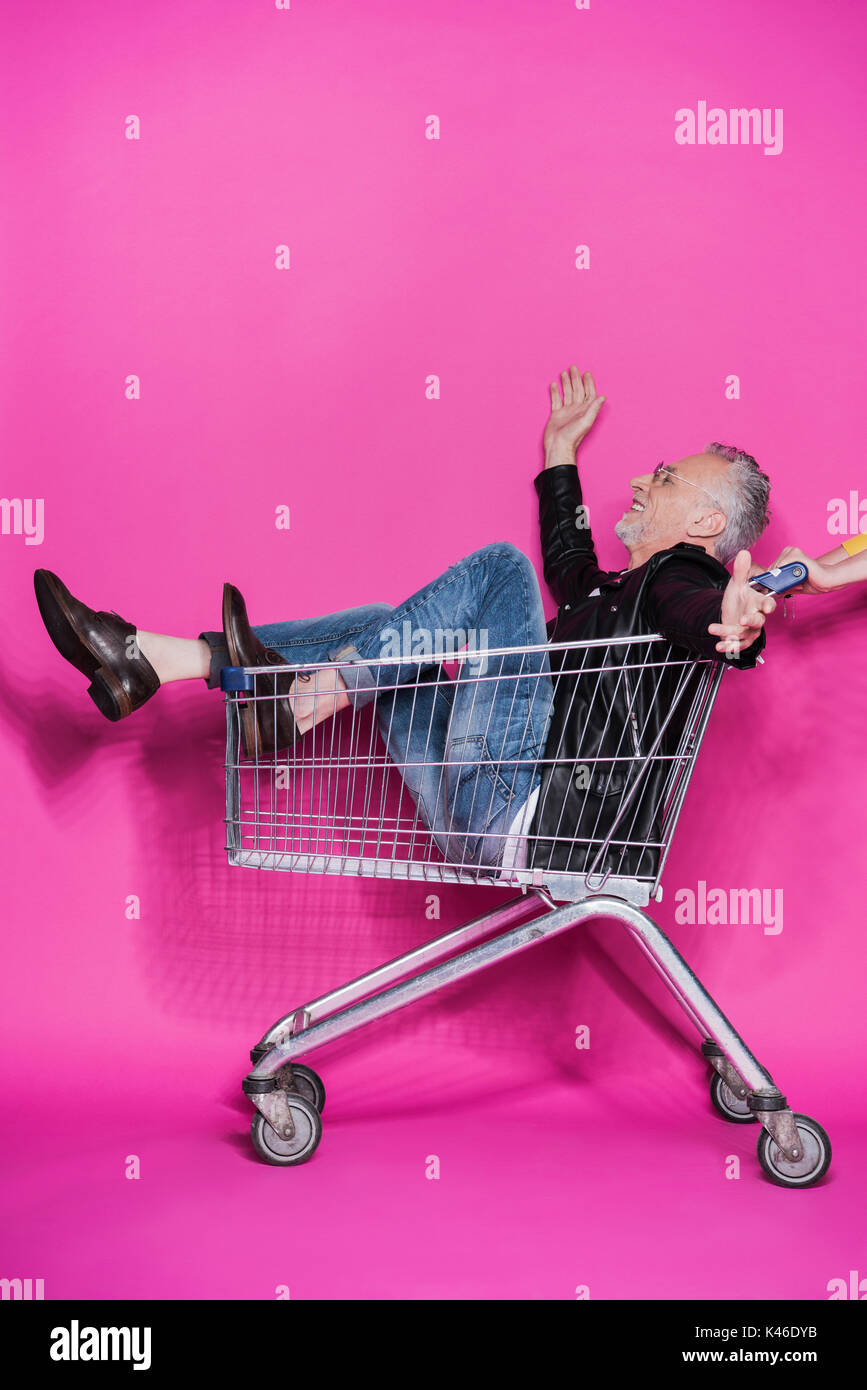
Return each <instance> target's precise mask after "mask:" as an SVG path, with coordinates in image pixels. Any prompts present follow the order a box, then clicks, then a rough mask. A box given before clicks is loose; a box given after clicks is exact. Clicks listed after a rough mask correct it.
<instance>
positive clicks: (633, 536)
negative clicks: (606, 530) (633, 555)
mask: <svg viewBox="0 0 867 1390" xmlns="http://www.w3.org/2000/svg"><path fill="white" fill-rule="evenodd" d="M614 534H615V536H616V537H617V539H618V540H619V541H622V542H623V544H624V545H636V544H637V543H638V541H643V540H645V539H646V536H645V523H644V514H643V513H641V512H640V513H638V515H637V516H632V517H628V518H627V517H622V518H621V519H620V521H618V522H617V524H616V526H615V527H614Z"/></svg>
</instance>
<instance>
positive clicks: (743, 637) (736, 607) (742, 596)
mask: <svg viewBox="0 0 867 1390" xmlns="http://www.w3.org/2000/svg"><path fill="white" fill-rule="evenodd" d="M751 563H752V562H751V559H750V552H749V551H748V550H739V551H738V553H737V555H736V556H735V562H734V564H733V565H732V577H731V579H730V580H729V582H728V584H727V585H726V587H725V590H724V592H723V601H722V613H721V614H720V621H719V622H718V623H711V625H710V627H709V628H708V632H710V633H712V634H713V635H714V636H716V637H719V638H720V639H721V640H720V641H719V642H717V644H716V649H717V651H718V652H724V653H725V654H726V655H729V656H737V654H738V652H741V651H743V650H744V649H745V648H746V647H751V646H752V644H753V642H755V640H756V638H757V637H758V635H759V633H760V632H761V630H762V628H763V627H764V625H765V618H766V617H767V615H768V614H769V613H773V611H774V609H775V608H776V606H777V601H776V599H775V598H774V596H773V594H760V593H759V592H758V590H757V589H751V588H750V583H749V581H750V566H751Z"/></svg>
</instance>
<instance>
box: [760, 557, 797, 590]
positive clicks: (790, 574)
mask: <svg viewBox="0 0 867 1390" xmlns="http://www.w3.org/2000/svg"><path fill="white" fill-rule="evenodd" d="M807 576H808V571H807V566H806V565H805V564H804V562H803V561H802V560H792V561H790V562H789V564H788V565H781V566H780V568H779V569H774V570H765V573H764V574H757V575H755V577H754V578H753V579H751V580H750V584H751V586H752V587H753V588H756V587H757V586H758V585H761V586H762V588H763V589H767V591H768V593H770V594H785V593H788V591H789V589H795V588H797V586H798V585H799V584H803V582H804V580H805V579H806V578H807Z"/></svg>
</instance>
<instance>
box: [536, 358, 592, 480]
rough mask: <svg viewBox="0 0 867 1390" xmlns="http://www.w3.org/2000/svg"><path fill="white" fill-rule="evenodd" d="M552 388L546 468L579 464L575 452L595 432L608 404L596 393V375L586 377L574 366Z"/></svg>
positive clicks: (546, 432)
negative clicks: (592, 431) (598, 416)
mask: <svg viewBox="0 0 867 1390" xmlns="http://www.w3.org/2000/svg"><path fill="white" fill-rule="evenodd" d="M561 386H562V393H563V394H562V396H561V394H560V391H561ZM550 389H551V414H550V416H549V418H548V423H547V424H546V426H545V433H544V435H543V438H542V443H543V445H544V448H545V467H546V468H553V467H555V466H556V465H557V464H558V463H574V462H575V450H576V449H577V448H578V445H579V444H580V443H581V441H582V439H584V437H585V436H586V435H587V434H588V432H589V431H590V430H591V429H592V427H593V423H594V421H595V419H596V416H597V415H598V414H599V411H600V410H601V409H602V405H603V403H604V401H605V397H604V396H597V394H596V385H595V383H594V381H593V374H592V372H585V373H584V375H583V377H582V375H581V373H580V372H579V370H578V368H577V367H576V366H575V365H574V364H573V365H572V366H570V368H569V370H568V371H565V372H561V373H560V382H557V381H556V380H554V381H552V382H551V384H550Z"/></svg>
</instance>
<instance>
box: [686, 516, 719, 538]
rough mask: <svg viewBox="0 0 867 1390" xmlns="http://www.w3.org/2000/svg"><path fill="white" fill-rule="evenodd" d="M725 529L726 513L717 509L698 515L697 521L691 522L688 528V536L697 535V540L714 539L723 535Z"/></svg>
mask: <svg viewBox="0 0 867 1390" xmlns="http://www.w3.org/2000/svg"><path fill="white" fill-rule="evenodd" d="M725 529H726V516H725V513H724V512H721V511H719V510H715V511H712V512H706V513H705V514H704V516H700V517H697V518H696V520H695V521H691V522H689V524H688V525H687V528H686V534H687V535H688V536H695V538H696V539H697V540H703V541H712V540H714V539H715V538H716V537H717V536H721V535H722V533H723V531H724V530H725Z"/></svg>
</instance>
